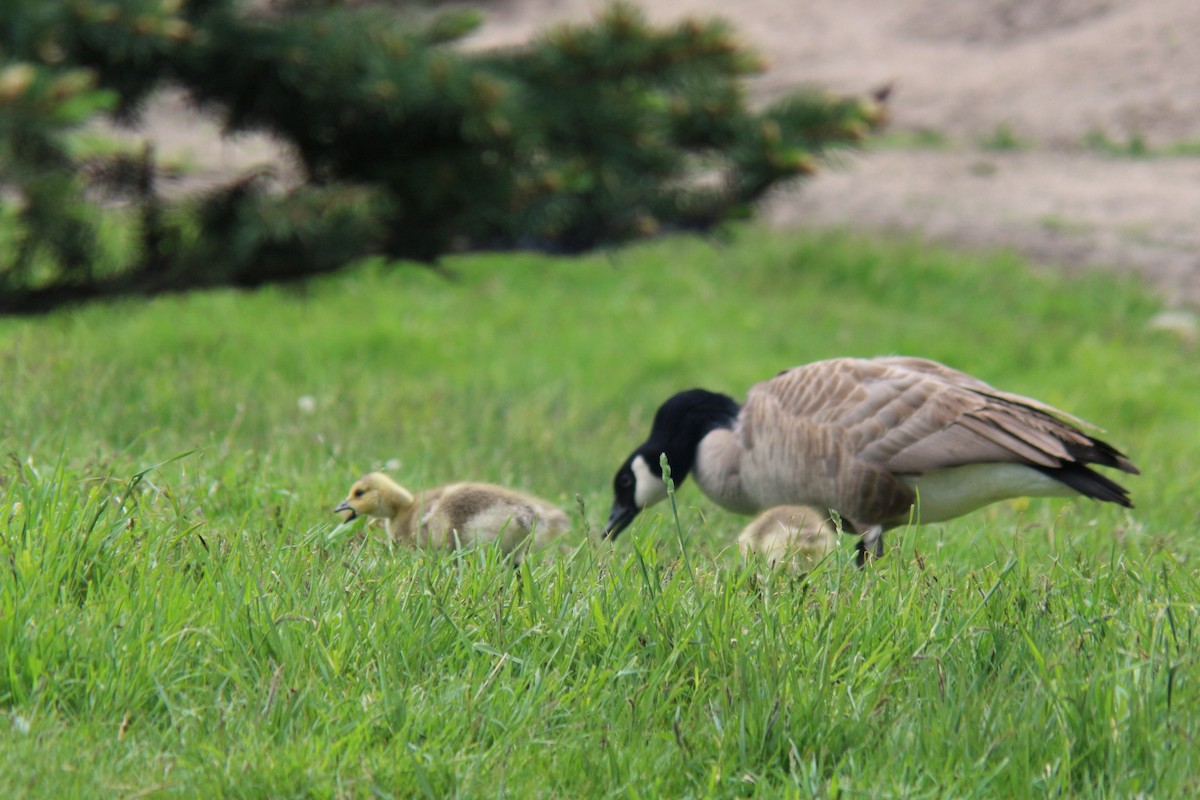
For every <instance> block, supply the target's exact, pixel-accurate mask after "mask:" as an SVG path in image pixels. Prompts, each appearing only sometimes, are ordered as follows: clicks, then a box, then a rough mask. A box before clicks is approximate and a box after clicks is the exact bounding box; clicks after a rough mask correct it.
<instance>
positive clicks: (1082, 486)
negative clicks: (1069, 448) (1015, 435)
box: [1031, 462, 1133, 508]
mask: <svg viewBox="0 0 1200 800" xmlns="http://www.w3.org/2000/svg"><path fill="white" fill-rule="evenodd" d="M1126 463H1128V462H1126ZM1031 466H1033V468H1034V469H1036V470H1038V471H1039V472H1041V473H1042V474H1044V475H1048V476H1050V477H1051V478H1054V480H1056V481H1058V482H1059V483H1063V484H1066V485H1067V486H1069V487H1071V488H1072V489H1074V490H1075V491H1077V492H1079V493H1080V494H1081V495H1083V496H1084V497H1090V498H1092V499H1093V500H1103V501H1104V502H1106V503H1116V504H1117V505H1119V506H1124V507H1125V508H1133V503H1132V502H1130V500H1129V490H1128V489H1126V488H1125V487H1124V486H1122V485H1121V484H1119V483H1117V482H1116V481H1114V480H1110V479H1109V478H1106V477H1104V476H1103V475H1101V474H1100V473H1099V472H1096V471H1095V470H1092V469H1088V468H1087V467H1085V466H1083V465H1082V464H1070V463H1068V464H1063V465H1061V466H1058V467H1043V466H1038V465H1031ZM1114 466H1115V465H1114ZM1131 466H1132V465H1131Z"/></svg>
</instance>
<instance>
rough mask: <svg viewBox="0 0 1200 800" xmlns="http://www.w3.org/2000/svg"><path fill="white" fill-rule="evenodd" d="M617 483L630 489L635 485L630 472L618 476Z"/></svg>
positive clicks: (623, 487)
mask: <svg viewBox="0 0 1200 800" xmlns="http://www.w3.org/2000/svg"><path fill="white" fill-rule="evenodd" d="M617 485H618V486H620V487H621V488H622V489H628V488H629V487H630V486H633V476H632V475H630V474H629V473H628V472H626V473H624V474H623V475H621V477H620V478H617Z"/></svg>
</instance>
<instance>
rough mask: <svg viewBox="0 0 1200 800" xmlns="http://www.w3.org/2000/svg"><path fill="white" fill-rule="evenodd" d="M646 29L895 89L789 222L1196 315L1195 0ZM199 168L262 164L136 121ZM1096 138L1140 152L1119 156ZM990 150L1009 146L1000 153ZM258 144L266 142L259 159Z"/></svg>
mask: <svg viewBox="0 0 1200 800" xmlns="http://www.w3.org/2000/svg"><path fill="white" fill-rule="evenodd" d="M604 5H605V3H603V2H593V1H591V0H499V1H497V0H493V2H489V3H485V4H484V8H485V9H486V13H487V19H488V21H487V23H486V24H485V26H484V28H483V29H482V30H481V31H480V32H479V33H477V34H476V35H475V36H474V37H473V39H472V41H471V42H470V44H471V46H473V47H491V46H499V45H505V44H512V43H516V42H520V41H523V40H525V39H527V38H528V37H530V36H531V35H534V34H535V33H536V32H537V31H539V30H542V29H544V28H545V27H546V26H547V25H550V24H553V23H555V22H559V21H565V20H583V19H587V18H589V17H590V16H592V15H594V14H595V13H596V12H597V11H598V10H600V9H601V8H603V6H604ZM643 6H644V8H646V10H647V13H648V14H649V15H650V16H651V18H653V19H654V20H656V21H660V22H671V21H677V20H678V19H680V18H681V17H684V16H703V17H712V16H719V17H725V18H728V19H730V21H731V22H732V23H733V24H734V25H735V27H736V28H737V29H738V30H739V31H741V32H742V35H743V36H744V37H745V39H746V40H747V42H748V43H749V44H751V45H752V46H753V47H754V48H755V49H757V50H758V51H759V52H761V53H762V54H764V55H765V56H766V57H767V58H768V60H769V65H770V68H769V71H768V72H767V73H766V74H764V75H763V76H762V77H760V78H758V79H756V80H755V82H754V86H753V88H754V91H755V92H756V94H757V95H758V96H760V97H765V98H769V97H772V96H775V95H777V94H779V93H780V92H782V91H784V90H786V89H788V88H791V87H795V86H797V85H803V84H815V85H819V86H823V87H827V88H830V89H833V90H836V91H839V92H853V93H864V92H868V91H871V90H872V89H875V88H877V87H879V86H882V85H884V84H887V83H894V84H895V87H896V89H895V92H894V94H893V97H892V101H891V107H892V112H893V122H892V125H891V127H890V131H891V132H892V134H894V135H898V134H911V137H910V138H913V139H917V138H920V139H921V140H922V141H925V142H930V141H936V142H937V146H936V147H933V146H928V145H924V146H914V145H911V144H909V145H905V146H892V147H889V146H884V147H880V148H874V149H872V150H870V151H868V152H864V153H862V154H859V155H856V156H854V157H852V158H850V159H847V160H846V162H845V164H843V165H842V166H841V167H840V168H837V169H832V170H827V171H826V172H824V173H823V174H821V175H818V176H817V177H816V178H814V179H812V180H811V181H808V182H807V183H805V184H803V186H802V187H801V189H800V190H799V191H797V192H788V193H784V194H782V195H781V196H780V197H778V198H775V199H774V200H773V201H772V202H771V203H770V204H769V206H768V208H767V209H766V210H765V214H766V217H767V219H769V220H770V221H771V222H772V223H773V224H776V225H779V226H784V227H806V226H830V225H834V226H848V227H854V228H856V229H860V230H888V231H901V232H908V233H917V234H921V235H925V236H928V237H929V238H930V239H931V240H936V241H943V242H948V243H952V244H955V245H959V246H965V247H979V248H989V249H990V248H997V247H1000V248H1010V249H1013V250H1016V251H1018V252H1020V253H1022V254H1024V255H1026V256H1028V257H1030V258H1032V259H1035V260H1037V261H1039V262H1041V263H1044V264H1048V265H1053V266H1057V267H1061V268H1064V269H1067V270H1077V269H1084V268H1105V269H1114V270H1121V271H1128V272H1133V273H1136V274H1138V275H1140V276H1142V277H1144V278H1145V279H1146V280H1147V281H1148V282H1149V283H1150V284H1151V285H1152V286H1154V287H1155V288H1156V289H1157V290H1158V291H1159V292H1161V294H1162V296H1163V298H1164V303H1165V304H1166V305H1168V306H1191V307H1196V308H1200V155H1186V156H1173V157H1170V156H1166V155H1163V154H1164V153H1169V152H1172V151H1175V150H1180V149H1188V150H1190V151H1191V152H1196V151H1197V150H1200V48H1198V47H1196V46H1195V44H1194V42H1195V39H1196V37H1197V34H1200V3H1197V2H1196V0H973V1H972V2H963V0H889V2H887V3H879V2H875V0H808V2H803V3H800V2H796V1H795V0H742V2H728V0H725V2H718V1H717V0H657V1H656V2H653V3H643ZM145 130H147V131H148V132H149V133H150V134H151V135H152V136H154V138H156V139H157V140H159V142H160V147H162V148H163V149H164V150H165V151H167V152H170V149H171V148H172V147H175V148H176V149H177V151H179V152H180V153H181V154H182V155H183V157H185V158H187V159H189V160H191V161H192V162H193V163H194V164H195V165H196V166H197V167H199V168H201V171H202V172H203V171H204V170H215V171H221V170H225V169H228V168H231V167H232V166H237V165H243V164H245V163H246V162H247V160H256V159H260V158H262V157H264V155H266V151H265V150H264V147H263V145H262V144H261V143H260V142H256V141H254V140H240V141H239V142H235V143H229V142H225V143H220V142H216V141H215V140H213V139H212V138H211V137H208V136H203V135H199V134H200V133H202V132H203V131H204V130H205V129H204V127H203V126H202V125H201V124H200V123H199V122H198V121H197V120H195V119H189V118H188V117H187V115H185V114H182V113H180V111H179V109H178V107H170V108H168V109H167V110H165V111H161V112H160V113H157V114H151V115H150V117H149V118H148V121H147V123H146V126H145ZM1089 141H1090V142H1092V144H1093V145H1094V144H1095V143H1096V142H1099V141H1104V142H1108V143H1110V144H1112V145H1115V146H1116V148H1117V149H1120V148H1121V147H1122V146H1124V145H1130V146H1131V149H1137V148H1143V149H1146V150H1148V151H1149V152H1150V153H1152V154H1154V155H1151V156H1140V157H1130V156H1123V155H1119V154H1113V153H1112V152H1102V151H1101V150H1100V149H1098V148H1096V147H1094V146H1089V145H1088V142H1089ZM997 145H1003V146H1007V147H1009V148H1010V149H1007V150H997V149H996V146H997ZM267 150H269V148H267Z"/></svg>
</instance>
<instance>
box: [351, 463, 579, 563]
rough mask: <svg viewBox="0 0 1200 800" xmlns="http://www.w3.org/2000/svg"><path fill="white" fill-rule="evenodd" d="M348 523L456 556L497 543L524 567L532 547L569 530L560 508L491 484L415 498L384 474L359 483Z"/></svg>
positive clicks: (449, 487) (445, 488)
mask: <svg viewBox="0 0 1200 800" xmlns="http://www.w3.org/2000/svg"><path fill="white" fill-rule="evenodd" d="M334 511H335V512H336V513H340V514H342V518H343V520H344V521H345V522H350V521H351V520H353V519H355V518H356V517H360V516H363V517H371V518H372V519H378V520H382V521H383V525H384V528H385V530H387V533H388V536H389V537H391V539H392V541H394V542H397V543H399V544H403V545H406V546H409V547H417V548H423V549H431V550H455V549H458V548H459V547H464V546H471V545H478V544H490V543H495V544H496V545H497V546H499V547H500V549H501V551H503V552H504V553H505V554H512V556H513V561H514V562H515V563H518V564H519V563H521V560H522V559H523V558H524V557H525V552H526V550H527V549H528V547H529V546H530V544H531V543H532V545H533V546H535V547H540V546H542V545H544V544H546V543H547V542H549V541H550V540H551V539H553V538H554V537H556V536H558V535H559V534H561V533H563V532H564V531H566V530H567V528H568V527H569V523H568V519H567V515H566V514H565V513H564V512H563V511H562V509H560V508H558V507H557V506H555V505H554V504H552V503H550V502H548V501H546V500H542V499H541V498H538V497H533V496H532V495H528V494H524V493H523V492H518V491H515V490H513V489H506V488H505V487H503V486H495V485H493V484H489V483H451V484H447V485H445V486H438V487H436V488H433V489H426V490H425V491H423V492H418V493H417V494H415V495H414V494H413V493H412V492H410V491H409V490H408V489H405V488H404V487H403V486H401V485H400V484H398V483H396V482H395V481H394V480H392V479H391V478H389V477H388V476H387V475H384V474H383V473H381V472H372V473H369V474H367V475H364V476H363V477H361V478H359V480H358V481H356V482H355V484H354V485H353V486H352V487H350V494H349V495H348V496H347V497H346V499H345V501H343V502H342V504H341V505H339V506H338V507H337V508H335V509H334Z"/></svg>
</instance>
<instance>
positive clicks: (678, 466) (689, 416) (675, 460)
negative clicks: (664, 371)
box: [643, 389, 741, 484]
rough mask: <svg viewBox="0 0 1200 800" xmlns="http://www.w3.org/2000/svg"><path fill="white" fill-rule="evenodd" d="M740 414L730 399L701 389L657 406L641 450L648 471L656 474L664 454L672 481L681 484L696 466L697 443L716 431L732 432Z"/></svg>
mask: <svg viewBox="0 0 1200 800" xmlns="http://www.w3.org/2000/svg"><path fill="white" fill-rule="evenodd" d="M740 410H741V408H740V406H738V404H737V403H735V402H734V401H733V398H731V397H728V396H727V395H723V394H719V393H717V392H709V391H705V390H704V389H691V390H689V391H686V392H680V393H679V394H677V395H675V396H673V397H672V398H671V399H669V400H667V402H665V403H663V404H662V405H661V406H659V409H658V413H656V414H655V415H654V425H653V426H652V427H651V429H650V438H649V439H648V440H647V441H646V444H645V446H644V448H643V453H644V455H645V456H646V459H647V461H649V462H650V467H651V468H652V469H654V470H655V471H656V472H659V471H660V470H661V467H660V464H659V456H660V455H661V454H664V453H665V454H666V456H667V464H668V465H669V466H670V468H671V479H672V480H673V481H674V482H675V483H676V484H680V483H683V479H684V478H686V477H687V476H688V473H690V472H691V471H692V467H693V466H694V465H695V463H696V449H697V448H698V447H699V446H700V440H702V439H703V438H704V437H705V436H707V435H708V434H709V433H711V432H712V431H714V430H716V429H718V428H732V427H733V423H734V420H735V419H737V415H738V411H740Z"/></svg>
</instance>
